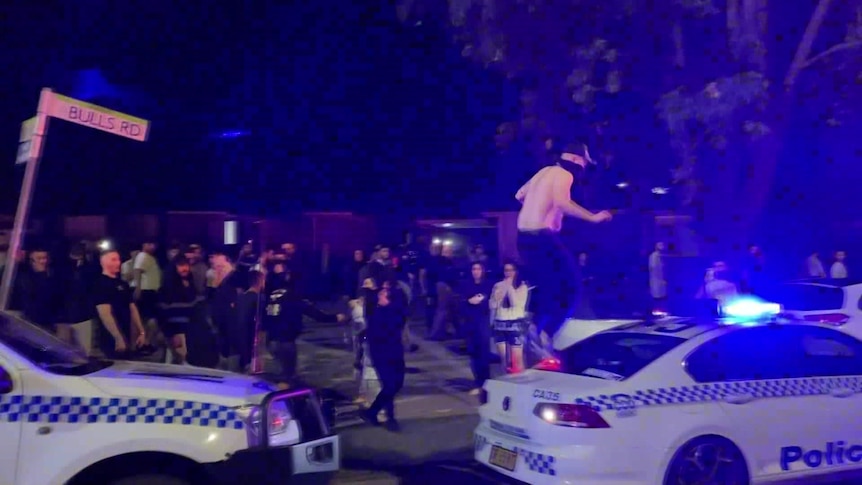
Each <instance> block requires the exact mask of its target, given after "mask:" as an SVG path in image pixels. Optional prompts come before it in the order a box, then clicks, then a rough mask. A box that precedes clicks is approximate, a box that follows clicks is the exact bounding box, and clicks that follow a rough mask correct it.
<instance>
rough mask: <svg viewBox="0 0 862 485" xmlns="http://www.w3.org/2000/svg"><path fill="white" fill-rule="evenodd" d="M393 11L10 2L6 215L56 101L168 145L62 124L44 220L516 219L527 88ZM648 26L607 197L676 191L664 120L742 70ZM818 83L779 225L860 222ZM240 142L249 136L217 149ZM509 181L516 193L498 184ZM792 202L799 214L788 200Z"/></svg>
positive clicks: (2, 180) (622, 109) (620, 36)
mask: <svg viewBox="0 0 862 485" xmlns="http://www.w3.org/2000/svg"><path fill="white" fill-rule="evenodd" d="M794 2H795V4H798V5H802V4H804V5H806V8H800V9H798V10H793V11H786V12H785V11H782V13H781V15H778V16H776V15H772V16H771V20H770V25H771V27H770V28H771V32H772V33H773V35H772V38H771V39H770V40H769V49H770V53H771V55H770V59H772V61H773V64H774V65H773V64H771V65H770V68H769V71H770V77H772V78H773V82H781V78H782V75H783V72H784V71H785V70H786V68H787V65H788V63H789V61H790V59H791V58H792V56H793V52H794V50H795V47H796V45H797V44H798V41H799V39H800V38H801V35H802V31H803V30H804V26H805V25H806V22H807V20H808V17H809V16H810V12H811V9H813V3H812V2H807V1H803V0H798V2H797V1H796V0H794ZM381 3H386V2H347V1H337V0H319V1H314V2H299V1H295V2H263V1H261V2H224V3H222V2H211V1H203V0H195V1H186V2H182V3H181V4H178V3H176V2H168V1H166V0H149V1H146V0H130V1H124V2H114V1H109V0H78V1H75V2H60V1H47V0H46V1H40V2H33V1H15V2H4V4H3V6H2V7H0V18H2V19H3V21H4V28H3V29H0V42H2V44H0V45H3V49H2V50H0V56H2V57H3V59H2V60H3V65H4V66H7V72H6V79H5V80H4V83H2V85H0V90H2V100H3V102H4V103H3V107H4V112H5V116H4V117H3V118H2V126H0V147H2V150H3V153H6V157H5V158H4V160H6V162H4V163H0V211H2V212H6V213H9V212H11V211H12V210H13V208H14V206H15V202H16V200H17V196H18V190H17V188H18V186H19V185H18V184H19V181H20V179H21V176H22V174H23V167H22V166H18V167H15V166H14V165H13V163H12V160H13V159H14V156H15V152H16V144H17V136H18V132H19V129H20V128H19V127H20V123H21V121H23V120H24V119H27V118H29V117H31V116H33V114H34V111H35V107H36V102H37V99H38V95H39V90H40V88H42V87H52V88H54V89H55V90H56V91H57V92H59V93H62V94H67V95H70V96H73V97H78V98H81V99H84V100H87V101H91V102H94V103H97V104H101V105H103V106H106V107H108V108H112V109H116V110H118V111H123V112H127V113H130V114H133V115H136V116H139V117H143V118H147V119H150V120H152V129H151V136H150V140H149V141H148V142H147V143H137V142H133V141H129V140H125V139H121V138H118V137H115V136H112V135H109V134H106V133H102V132H98V131H95V130H92V129H88V128H85V127H81V126H75V125H71V124H68V123H66V122H62V121H55V122H53V123H52V125H51V129H50V134H49V138H48V143H47V150H46V153H45V157H44V159H43V164H42V168H41V169H40V174H39V185H38V190H37V194H36V199H35V211H36V213H37V214H40V213H41V214H48V213H55V214H56V213H63V214H74V213H82V214H86V213H91V214H92V213H104V212H115V213H128V212H136V213H147V212H160V211H164V210H171V209H173V210H227V211H233V212H238V213H262V214H273V215H278V214H284V213H288V212H295V211H298V210H352V211H357V212H374V213H386V212H401V213H403V214H409V215H411V216H436V217H451V216H455V215H464V216H470V215H475V214H476V213H477V212H479V211H480V210H488V209H511V208H513V207H512V204H513V200H512V197H511V194H512V193H513V192H514V190H516V189H517V186H518V185H519V183H520V182H522V181H523V180H524V179H526V177H527V176H528V175H529V171H530V168H529V167H530V165H529V161H527V162H526V163H525V160H524V159H523V158H524V157H523V156H522V154H521V153H519V152H517V151H514V152H512V153H509V154H508V155H507V157H500V156H498V155H497V154H496V152H495V150H494V147H493V137H494V131H495V128H496V127H497V126H498V125H499V124H500V123H501V122H504V121H511V120H513V119H516V118H517V116H518V97H519V92H518V86H517V85H516V83H517V80H514V81H513V80H508V79H507V78H506V77H505V76H504V74H503V73H500V72H497V71H494V70H489V69H485V68H484V67H483V66H482V65H480V64H478V63H472V62H470V61H468V60H466V59H464V58H462V57H461V56H460V46H458V45H455V44H454V43H453V42H452V40H451V36H450V33H447V32H444V30H443V28H444V27H443V26H442V25H439V23H438V22H432V21H429V22H424V23H423V24H422V25H421V26H416V25H413V24H412V23H406V24H401V23H400V22H399V21H398V19H397V18H396V10H395V8H394V7H392V6H389V5H385V6H381V5H380V4H381ZM251 4H254V6H255V8H252V7H250V6H249V5H251ZM276 4H277V6H273V5H276ZM357 4H359V5H357ZM660 4H661V2H657V3H656V5H660ZM719 4H723V2H719ZM369 5H372V6H369ZM836 5H837V6H836V7H835V12H833V15H832V16H831V17H830V19H829V22H828V25H827V26H826V28H824V29H823V31H822V33H821V35H820V36H819V37H818V40H817V42H815V45H814V52H820V51H822V50H824V49H826V48H828V46H830V45H834V44H835V43H836V42H841V40H842V39H843V38H844V35H845V34H846V25H845V20H846V19H848V18H850V17H849V13H850V10H847V9H848V8H850V7H849V6H848V4H845V3H840V4H836ZM644 15H645V17H643V16H636V17H634V18H632V19H630V20H629V21H628V23H627V24H622V25H617V26H616V27H615V28H616V29H617V31H616V32H613V31H607V29H604V30H602V32H600V34H601V35H602V36H606V37H607V36H609V37H610V38H611V39H615V41H616V42H619V43H621V49H623V52H629V53H630V54H631V55H630V57H631V58H632V59H637V60H638V61H637V62H636V63H634V62H632V63H631V65H630V66H629V67H628V68H627V73H628V74H627V76H628V77H627V78H626V82H627V83H629V84H627V85H626V88H624V90H623V92H621V93H620V94H619V95H616V96H612V97H609V98H607V99H600V100H598V101H599V110H598V111H600V112H602V113H600V115H601V116H605V117H609V118H610V119H613V120H614V124H613V129H614V130H616V131H615V133H614V134H613V136H612V137H611V143H612V144H613V151H614V153H615V160H616V161H615V164H616V165H615V166H614V167H613V168H612V170H610V172H609V173H605V174H602V175H601V176H600V177H599V178H601V179H603V180H602V182H603V183H604V185H599V188H598V189H597V192H602V193H608V191H607V190H606V189H605V187H608V186H611V187H612V186H613V185H614V183H615V182H617V181H620V180H623V179H625V178H627V177H633V178H638V179H650V182H651V183H655V184H662V185H663V184H666V183H667V182H668V179H669V169H670V168H671V167H672V166H673V165H675V164H676V163H677V162H678V160H677V157H676V156H675V154H674V153H673V151H672V150H670V147H669V138H668V136H667V130H666V127H665V126H664V125H663V124H662V123H660V122H659V121H658V120H657V119H656V117H655V109H654V105H655V103H656V101H657V100H658V98H659V97H660V96H661V95H662V94H663V93H664V92H665V91H666V90H668V89H672V88H673V87H674V86H675V85H688V86H693V87H696V88H699V87H700V86H703V84H704V83H705V82H707V81H709V80H710V79H713V78H715V77H716V76H722V75H727V74H728V73H729V72H730V71H729V70H732V69H731V67H732V66H729V65H726V64H723V63H718V62H716V61H715V60H714V59H713V57H714V56H713V57H709V56H706V55H702V54H701V55H698V53H699V52H714V51H716V49H718V50H719V51H720V49H722V48H723V46H724V43H725V40H724V34H723V33H722V30H721V29H722V28H723V27H722V26H723V23H724V18H723V15H717V16H713V17H706V18H703V19H688V20H687V21H686V31H685V33H686V36H687V37H686V39H687V42H688V50H689V54H690V55H689V58H690V60H691V61H690V62H691V63H693V64H692V66H691V67H690V68H689V69H688V70H687V71H686V72H688V73H693V75H692V77H691V78H688V79H687V78H684V77H680V76H681V74H678V73H674V72H670V71H668V70H667V69H666V66H667V62H666V59H665V57H666V56H667V55H668V53H669V52H670V48H671V46H670V44H669V40H668V36H667V33H666V32H664V31H656V30H655V29H656V27H655V25H663V24H661V22H659V21H660V20H661V19H663V18H664V17H665V16H666V15H665V12H664V10H662V9H661V8H658V7H655V8H652V9H651V10H649V11H648V12H646V13H645V14H644ZM585 35H587V34H585ZM596 35H598V34H596ZM644 46H649V49H646V48H644ZM704 49H706V50H704ZM710 49H712V50H711V51H710ZM773 71H774V72H773ZM828 74H829V70H828V69H827V70H821V71H820V72H819V73H818V74H817V76H827V75H828ZM817 76H815V74H813V73H809V74H808V75H807V77H806V79H804V80H803V81H804V82H800V87H799V92H800V93H803V92H804V93H806V94H805V96H807V97H805V98H804V99H806V101H805V103H806V105H805V106H803V107H799V108H797V109H796V110H795V114H794V117H795V120H794V124H793V127H792V130H793V133H792V134H791V135H790V136H786V137H785V138H784V140H785V146H784V151H783V154H782V162H781V168H780V170H779V171H778V174H777V178H778V180H777V182H776V184H775V186H774V190H775V191H777V192H776V197H775V198H774V200H775V201H777V202H776V204H774V205H775V206H776V208H775V211H776V212H778V213H780V214H785V213H789V212H788V211H790V212H792V213H793V214H794V217H795V215H798V214H799V212H800V211H808V212H809V213H810V214H811V215H812V217H813V216H816V217H817V218H819V217H820V214H821V213H823V212H824V211H828V212H829V213H830V214H834V213H835V212H842V213H843V214H842V215H841V217H842V218H850V217H856V216H857V215H858V214H859V209H858V207H859V206H858V204H847V203H844V202H843V198H844V197H845V195H844V194H847V193H848V191H852V190H854V187H856V186H858V183H859V182H860V180H862V170H859V169H858V161H859V153H862V152H860V151H859V141H858V140H859V138H858V136H855V135H854V133H858V129H859V127H860V126H862V125H860V122H862V117H860V116H858V115H854V114H853V111H852V110H845V111H848V112H849V113H850V114H849V115H847V116H845V120H844V125H843V126H842V127H840V128H837V129H836V128H833V127H829V126H826V125H825V124H824V123H823V122H822V119H823V112H824V106H828V104H829V103H835V101H836V100H835V97H834V96H832V95H831V93H830V92H829V91H828V88H829V86H830V84H829V83H830V82H832V81H830V79H828V78H826V77H821V78H818V77H817ZM833 84H834V82H833ZM809 92H810V93H812V94H810V95H809V94H807V93H809ZM817 93H820V94H819V95H818V94H817ZM818 96H820V97H818ZM821 98H822V100H821ZM847 106H852V104H849V105H847ZM619 120H623V121H622V122H621V121H619ZM228 132H233V133H244V134H245V135H246V136H241V137H226V138H224V137H223V138H220V137H218V135H219V134H221V133H228ZM703 158H704V160H706V162H705V163H707V164H708V163H710V162H709V160H710V158H709V157H708V156H705V157H703ZM512 167H520V168H519V170H521V171H522V172H524V173H520V172H517V170H512ZM524 167H526V168H524ZM500 171H502V172H517V173H510V174H509V176H508V177H500V176H498V175H496V174H495V173H494V172H500ZM707 179H708V178H707ZM783 193H789V194H792V195H793V197H792V198H788V197H784V198H783V199H781V198H779V197H778V196H779V195H781V194H783ZM491 195H493V196H494V197H491ZM791 199H792V202H793V204H790V203H789V202H788V201H789V200H791ZM797 200H803V201H804V204H802V203H796V202H794V201H797ZM587 202H588V205H589V203H590V201H587ZM607 203H608V204H611V202H607ZM605 204H606V201H601V202H597V203H594V204H593V208H597V207H595V205H602V206H603V207H604V206H605ZM621 204H622V205H625V202H622V203H621Z"/></svg>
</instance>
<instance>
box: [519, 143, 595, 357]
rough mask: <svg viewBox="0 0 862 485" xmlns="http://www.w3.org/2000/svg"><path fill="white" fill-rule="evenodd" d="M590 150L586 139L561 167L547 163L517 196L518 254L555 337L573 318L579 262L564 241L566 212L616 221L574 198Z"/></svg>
mask: <svg viewBox="0 0 862 485" xmlns="http://www.w3.org/2000/svg"><path fill="white" fill-rule="evenodd" d="M587 163H594V162H593V161H592V159H590V152H589V150H588V149H587V146H586V145H584V144H583V143H571V144H569V145H567V146H566V148H565V149H564V150H562V153H561V155H560V159H559V160H558V161H557V163H556V165H552V166H549V167H544V168H542V169H541V170H539V171H538V172H537V173H536V174H535V175H533V177H532V178H531V179H530V180H529V181H528V182H527V183H526V184H524V185H523V187H521V188H520V189H519V190H518V192H517V193H516V194H515V199H517V200H518V202H520V203H521V211H520V212H519V213H518V252H519V253H520V256H521V258H522V259H523V263H524V264H525V266H526V269H527V281H529V282H530V283H531V284H532V285H536V286H537V287H538V288H537V290H538V293H537V295H536V299H535V300H538V301H535V300H534V302H535V303H536V309H535V310H534V313H535V314H536V324H537V327H538V328H539V330H540V331H541V335H542V339H543V340H548V339H549V338H550V337H552V336H553V335H554V334H555V333H556V332H557V330H558V329H559V327H560V326H561V325H562V324H563V322H564V320H565V319H566V318H567V316H568V311H569V305H570V302H571V301H573V299H572V296H573V293H574V292H575V291H576V290H577V282H576V281H574V275H575V260H574V258H573V257H572V254H571V252H570V251H569V249H568V248H566V247H565V246H564V245H563V243H562V241H561V240H560V237H559V234H560V230H561V229H562V226H563V216H564V215H566V216H570V217H577V218H578V219H583V220H585V221H588V222H593V223H600V222H605V221H609V220H611V218H612V216H611V213H610V212H608V211H601V212H598V213H592V212H590V211H588V210H587V209H584V208H583V207H581V206H580V205H578V204H577V203H575V202H574V201H573V200H572V196H571V190H572V185H573V184H574V182H575V178H576V177H577V178H579V179H581V178H583V172H584V170H585V168H586V165H587Z"/></svg>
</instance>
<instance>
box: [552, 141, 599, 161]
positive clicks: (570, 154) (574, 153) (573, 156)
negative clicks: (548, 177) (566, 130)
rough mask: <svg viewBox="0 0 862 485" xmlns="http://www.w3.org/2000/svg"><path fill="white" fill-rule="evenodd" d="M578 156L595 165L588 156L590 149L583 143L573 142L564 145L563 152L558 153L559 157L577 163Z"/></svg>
mask: <svg viewBox="0 0 862 485" xmlns="http://www.w3.org/2000/svg"><path fill="white" fill-rule="evenodd" d="M577 157H580V158H582V159H583V160H584V162H586V163H589V164H593V165H595V163H596V162H594V161H593V159H592V158H590V149H589V147H587V145H586V144H585V143H581V142H574V143H569V144H567V145H566V148H565V149H563V152H562V153H561V154H560V159H561V160H565V161H567V162H572V163H578V158H577Z"/></svg>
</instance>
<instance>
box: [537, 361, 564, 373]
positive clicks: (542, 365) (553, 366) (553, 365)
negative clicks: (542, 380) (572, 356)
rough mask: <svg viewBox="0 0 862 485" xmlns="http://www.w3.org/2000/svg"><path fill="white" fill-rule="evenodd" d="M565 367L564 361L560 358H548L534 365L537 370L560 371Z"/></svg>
mask: <svg viewBox="0 0 862 485" xmlns="http://www.w3.org/2000/svg"><path fill="white" fill-rule="evenodd" d="M562 368H563V363H562V362H560V360H559V359H554V358H547V359H544V360H542V361H541V362H539V363H538V364H536V365H535V366H533V369H536V370H546V371H551V372H559V371H560V370H561V369H562Z"/></svg>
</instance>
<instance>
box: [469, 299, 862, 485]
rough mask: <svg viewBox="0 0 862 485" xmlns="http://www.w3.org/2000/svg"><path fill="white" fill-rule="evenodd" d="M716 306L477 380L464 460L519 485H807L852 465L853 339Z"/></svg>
mask: <svg viewBox="0 0 862 485" xmlns="http://www.w3.org/2000/svg"><path fill="white" fill-rule="evenodd" d="M723 311H724V317H723V318H720V319H706V318H704V319H698V318H679V317H667V318H662V319H659V320H656V321H640V322H635V323H630V324H628V325H623V326H620V327H618V328H615V329H612V330H606V331H601V332H598V333H595V334H593V335H591V336H589V337H587V338H585V339H583V340H580V341H578V342H575V343H574V344H572V345H571V346H569V347H567V348H566V349H564V350H562V351H561V352H560V354H559V356H558V357H559V359H556V358H555V359H546V360H545V361H543V362H541V363H540V364H539V365H538V366H536V368H534V369H531V370H529V371H527V372H524V373H522V374H520V375H513V376H506V377H503V378H500V379H495V380H490V381H488V382H487V383H486V384H485V387H484V394H483V396H482V402H483V404H482V406H480V408H479V415H480V423H479V425H478V426H477V428H476V431H475V449H474V455H475V458H476V460H478V461H479V462H480V463H482V464H484V465H486V466H487V467H490V468H491V469H493V470H496V471H497V472H499V473H501V474H503V475H506V476H509V477H512V478H516V479H518V480H521V481H524V482H527V483H531V484H551V483H572V484H615V485H624V484H650V485H651V484H662V483H663V484H673V485H677V484H747V483H751V482H756V483H761V482H772V481H784V480H785V479H786V480H795V479H803V480H805V483H807V482H808V481H809V480H811V479H812V478H815V477H817V476H822V475H830V474H833V473H837V472H846V471H853V470H858V469H860V468H862V420H860V419H859V410H860V409H862V342H860V341H859V340H857V339H856V338H854V337H852V336H850V335H847V334H846V333H842V332H840V331H838V330H836V329H834V328H832V327H830V326H827V325H820V324H812V323H800V322H798V321H797V320H784V319H783V318H780V315H779V307H778V305H775V304H771V303H767V302H763V301H759V300H755V299H738V300H735V301H731V302H729V303H727V304H726V305H725V307H724V309H723ZM856 483H859V482H856Z"/></svg>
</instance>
